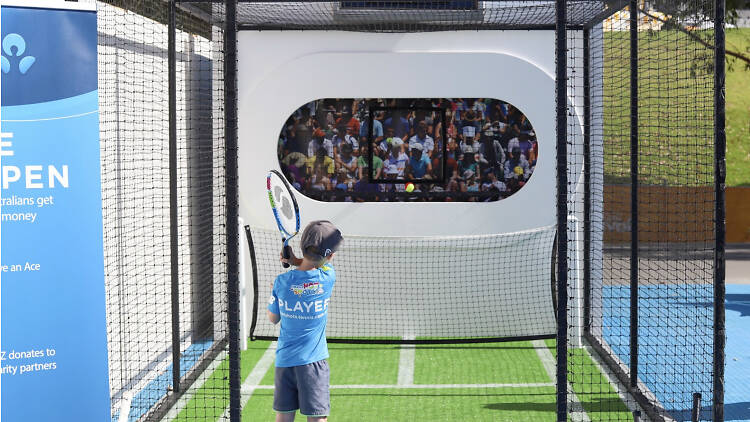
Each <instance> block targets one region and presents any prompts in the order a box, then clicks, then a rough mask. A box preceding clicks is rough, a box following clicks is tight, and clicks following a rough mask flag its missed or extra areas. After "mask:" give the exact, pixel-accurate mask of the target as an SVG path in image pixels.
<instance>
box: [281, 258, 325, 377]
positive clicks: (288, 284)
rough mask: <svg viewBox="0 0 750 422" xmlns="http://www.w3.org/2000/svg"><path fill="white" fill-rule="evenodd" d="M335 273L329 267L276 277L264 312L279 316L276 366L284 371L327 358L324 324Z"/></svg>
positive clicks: (293, 271)
mask: <svg viewBox="0 0 750 422" xmlns="http://www.w3.org/2000/svg"><path fill="white" fill-rule="evenodd" d="M335 281H336V272H335V271H334V269H333V267H332V266H331V264H326V265H323V266H322V267H320V268H316V269H313V270H310V271H299V270H292V271H289V272H286V273H284V274H281V275H279V276H278V277H276V280H275V281H274V283H273V291H272V292H271V299H270V301H269V303H268V310H269V311H271V312H273V313H274V314H279V315H281V333H280V334H279V342H278V344H277V348H276V366H277V367H279V368H288V367H291V366H300V365H307V364H308V363H313V362H317V361H319V360H323V359H327V358H328V345H327V344H326V322H327V321H328V304H329V301H330V298H331V291H332V290H333V284H334V282H335Z"/></svg>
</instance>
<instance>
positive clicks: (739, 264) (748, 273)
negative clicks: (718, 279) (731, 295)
mask: <svg viewBox="0 0 750 422" xmlns="http://www.w3.org/2000/svg"><path fill="white" fill-rule="evenodd" d="M726 257H727V275H726V281H727V283H728V284H750V243H729V244H727V248H726Z"/></svg>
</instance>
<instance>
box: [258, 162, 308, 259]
mask: <svg viewBox="0 0 750 422" xmlns="http://www.w3.org/2000/svg"><path fill="white" fill-rule="evenodd" d="M266 189H268V199H269V201H271V210H273V216H274V218H276V225H277V226H279V231H280V232H281V242H282V244H283V246H282V248H281V255H282V256H283V257H284V259H289V258H290V257H291V256H292V253H291V252H292V247H291V246H289V240H290V239H291V238H293V237H294V236H296V235H297V233H299V226H300V220H299V206H297V200H296V199H295V198H294V194H293V193H292V188H291V187H290V186H289V183H288V182H287V181H286V179H285V178H284V176H282V175H281V173H279V172H278V171H276V170H271V171H269V172H268V176H266ZM283 266H284V268H289V264H288V263H286V262H285V263H283Z"/></svg>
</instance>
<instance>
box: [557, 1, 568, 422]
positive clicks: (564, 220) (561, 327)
mask: <svg viewBox="0 0 750 422" xmlns="http://www.w3.org/2000/svg"><path fill="white" fill-rule="evenodd" d="M566 7H567V5H566V1H565V0H556V1H555V16H556V26H555V58H556V61H555V101H556V120H557V121H556V130H557V134H556V137H557V254H558V255H557V373H556V383H557V390H556V396H557V420H558V422H565V421H567V420H568V415H567V413H568V350H567V349H568V132H567V115H568V113H567V112H568V102H567V100H568V98H567V82H568V77H567V76H568V74H567V72H568V67H567V66H568V54H567V48H568V37H567V36H568V34H567V32H566V30H567V27H566V24H567V10H566Z"/></svg>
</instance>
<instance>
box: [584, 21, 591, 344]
mask: <svg viewBox="0 0 750 422" xmlns="http://www.w3.org/2000/svg"><path fill="white" fill-rule="evenodd" d="M590 35H591V32H590V30H588V29H584V30H583V185H584V187H583V247H584V248H585V249H584V251H583V332H584V333H585V334H589V333H590V332H591V60H590V56H591V47H590V39H589V37H590Z"/></svg>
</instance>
